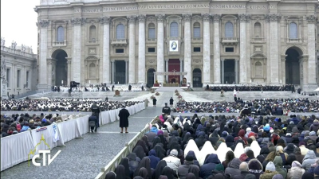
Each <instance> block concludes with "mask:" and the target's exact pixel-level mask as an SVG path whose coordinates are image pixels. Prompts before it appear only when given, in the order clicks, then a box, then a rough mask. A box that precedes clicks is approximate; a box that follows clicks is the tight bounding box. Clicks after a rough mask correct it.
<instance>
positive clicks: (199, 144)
mask: <svg viewBox="0 0 319 179" xmlns="http://www.w3.org/2000/svg"><path fill="white" fill-rule="evenodd" d="M205 142H206V138H205V132H203V131H201V132H199V133H198V137H197V138H196V139H195V143H196V145H197V147H198V149H201V148H202V147H203V145H204V144H205Z"/></svg>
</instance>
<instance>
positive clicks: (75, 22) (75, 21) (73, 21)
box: [70, 18, 85, 25]
mask: <svg viewBox="0 0 319 179" xmlns="http://www.w3.org/2000/svg"><path fill="white" fill-rule="evenodd" d="M70 22H71V24H72V25H83V24H84V23H85V19H84V18H73V19H71V20H70Z"/></svg>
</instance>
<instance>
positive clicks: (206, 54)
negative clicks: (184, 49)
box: [202, 14, 220, 84]
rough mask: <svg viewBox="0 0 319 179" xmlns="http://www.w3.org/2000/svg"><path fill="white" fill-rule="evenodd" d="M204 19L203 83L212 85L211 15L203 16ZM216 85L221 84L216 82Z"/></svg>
mask: <svg viewBox="0 0 319 179" xmlns="http://www.w3.org/2000/svg"><path fill="white" fill-rule="evenodd" d="M202 17H203V23H204V25H203V83H204V84H210V83H211V79H210V76H211V75H210V73H211V69H210V67H211V64H210V28H209V24H210V15H209V14H202ZM214 67H215V68H214V71H215V70H216V66H214ZM215 83H220V82H219V81H215Z"/></svg>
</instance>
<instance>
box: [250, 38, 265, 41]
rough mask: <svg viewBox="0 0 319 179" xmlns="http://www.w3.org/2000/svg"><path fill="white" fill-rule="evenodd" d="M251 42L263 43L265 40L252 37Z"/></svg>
mask: <svg viewBox="0 0 319 179" xmlns="http://www.w3.org/2000/svg"><path fill="white" fill-rule="evenodd" d="M251 40H252V41H253V42H263V41H264V40H265V38H263V37H253V38H251Z"/></svg>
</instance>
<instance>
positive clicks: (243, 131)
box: [235, 129, 247, 145]
mask: <svg viewBox="0 0 319 179" xmlns="http://www.w3.org/2000/svg"><path fill="white" fill-rule="evenodd" d="M245 133H246V132H245V130H244V129H240V130H239V132H238V137H236V138H235V141H237V140H240V139H241V140H243V141H244V145H246V144H247V139H246V137H245Z"/></svg>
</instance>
